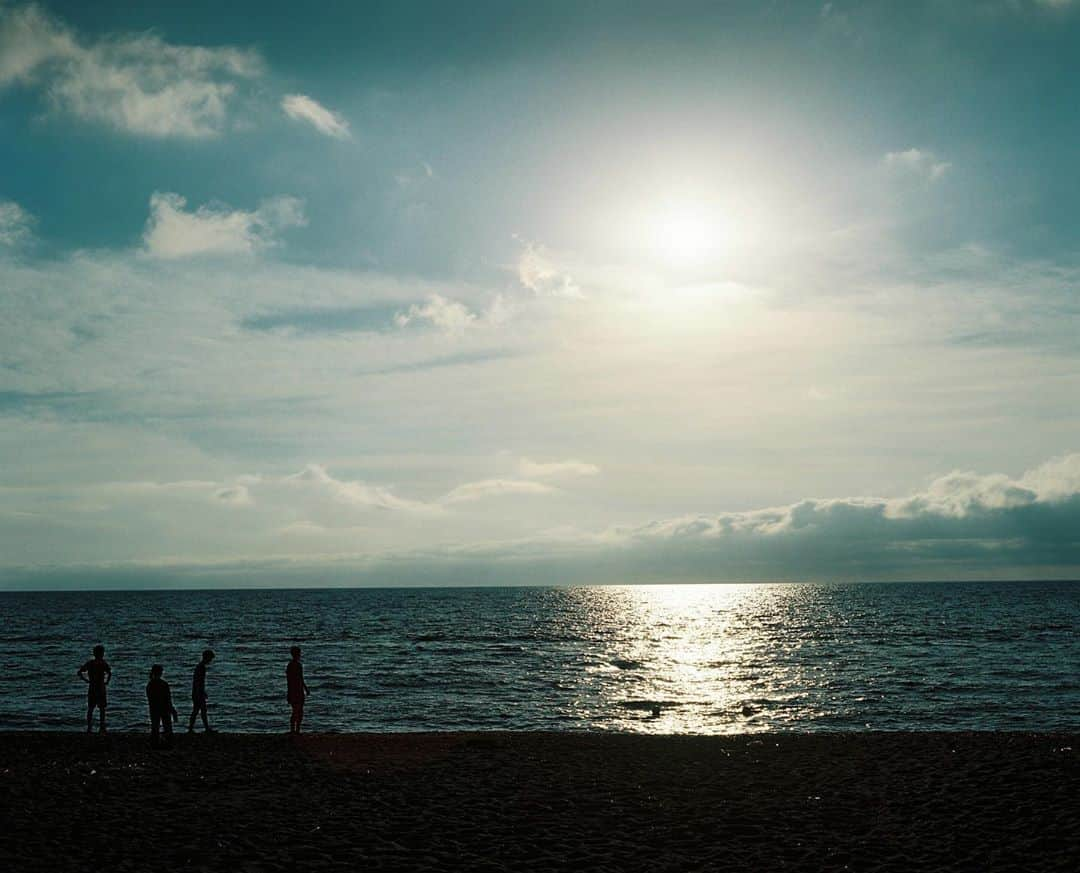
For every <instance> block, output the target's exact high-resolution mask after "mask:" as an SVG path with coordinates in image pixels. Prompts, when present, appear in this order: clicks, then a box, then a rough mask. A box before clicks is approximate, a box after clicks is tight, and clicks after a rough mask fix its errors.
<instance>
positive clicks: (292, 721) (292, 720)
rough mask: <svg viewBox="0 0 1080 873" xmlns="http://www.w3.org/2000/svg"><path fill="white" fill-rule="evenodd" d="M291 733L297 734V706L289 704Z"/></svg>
mask: <svg viewBox="0 0 1080 873" xmlns="http://www.w3.org/2000/svg"><path fill="white" fill-rule="evenodd" d="M289 733H290V734H295V733H296V704H295V703H290V704H289Z"/></svg>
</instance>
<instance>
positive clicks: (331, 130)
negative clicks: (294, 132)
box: [281, 94, 430, 175]
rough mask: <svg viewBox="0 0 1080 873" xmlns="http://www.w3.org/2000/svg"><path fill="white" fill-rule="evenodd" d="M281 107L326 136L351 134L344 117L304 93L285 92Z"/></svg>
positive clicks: (290, 115) (292, 116) (339, 136)
mask: <svg viewBox="0 0 1080 873" xmlns="http://www.w3.org/2000/svg"><path fill="white" fill-rule="evenodd" d="M281 108H282V110H283V111H284V113H285V114H286V115H287V116H289V118H291V119H292V120H293V121H302V122H306V123H307V124H310V125H311V126H312V127H314V128H315V129H316V130H317V131H319V133H322V134H325V135H326V136H332V137H334V139H349V138H350V137H351V136H352V134H351V133H350V132H349V123H348V122H347V121H346V120H345V119H344V118H342V117H341V116H340V115H338V114H337V113H336V112H331V111H330V110H329V109H327V108H326V107H325V106H323V105H322V104H321V103H319V102H318V101H316V100H312V99H311V98H310V97H308V96H306V95H305V94H286V95H285V96H284V97H282V98H281ZM429 175H430V173H429Z"/></svg>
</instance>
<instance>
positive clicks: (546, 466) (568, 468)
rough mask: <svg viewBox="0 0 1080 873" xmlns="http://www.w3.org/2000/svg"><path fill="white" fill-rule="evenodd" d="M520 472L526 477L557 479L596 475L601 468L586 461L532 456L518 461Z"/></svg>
mask: <svg viewBox="0 0 1080 873" xmlns="http://www.w3.org/2000/svg"><path fill="white" fill-rule="evenodd" d="M518 472H519V473H520V474H521V475H522V476H523V477H525V478H526V479H556V478H560V477H573V476H595V475H596V474H597V473H599V472H600V468H599V467H597V466H596V464H587V463H585V462H584V461H575V460H567V461H534V460H532V459H531V458H522V459H521V460H520V461H519V462H518Z"/></svg>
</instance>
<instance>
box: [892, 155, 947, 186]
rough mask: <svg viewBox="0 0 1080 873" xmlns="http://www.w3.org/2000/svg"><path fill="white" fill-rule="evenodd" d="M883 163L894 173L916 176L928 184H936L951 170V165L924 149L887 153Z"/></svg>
mask: <svg viewBox="0 0 1080 873" xmlns="http://www.w3.org/2000/svg"><path fill="white" fill-rule="evenodd" d="M884 161H885V166H886V167H887V168H888V169H890V170H892V171H894V172H897V173H903V174H905V175H909V176H916V177H918V178H920V179H925V180H927V181H929V182H937V181H938V180H939V179H942V178H944V176H945V174H946V173H948V172H949V170H950V169H952V164H951V163H949V162H948V161H944V160H942V159H941V158H939V157H938V156H937V155H935V154H934V153H933V152H931V151H927V150H926V149H917V148H910V149H907V150H905V151H897V152H888V153H887V154H886V155H885V158H884Z"/></svg>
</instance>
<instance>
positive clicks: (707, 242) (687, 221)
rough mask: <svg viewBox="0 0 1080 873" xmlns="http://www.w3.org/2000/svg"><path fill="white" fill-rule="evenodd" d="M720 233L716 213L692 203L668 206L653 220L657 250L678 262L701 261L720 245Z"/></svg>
mask: <svg viewBox="0 0 1080 873" xmlns="http://www.w3.org/2000/svg"><path fill="white" fill-rule="evenodd" d="M718 233H719V228H718V227H717V226H716V222H715V220H714V219H713V217H712V216H709V215H707V214H706V213H705V212H704V211H703V210H700V209H695V208H692V207H685V206H684V207H676V208H668V209H665V210H662V211H660V212H659V213H658V214H657V215H656V216H655V218H654V220H653V228H652V235H653V239H654V245H655V248H656V252H657V254H658V255H660V256H661V257H662V258H663V259H664V260H666V261H669V262H671V263H675V264H685V263H690V262H694V261H700V260H701V259H702V258H704V257H705V256H706V255H707V254H708V253H709V252H710V251H712V250H713V249H715V248H716V247H717V236H718Z"/></svg>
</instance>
